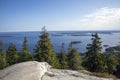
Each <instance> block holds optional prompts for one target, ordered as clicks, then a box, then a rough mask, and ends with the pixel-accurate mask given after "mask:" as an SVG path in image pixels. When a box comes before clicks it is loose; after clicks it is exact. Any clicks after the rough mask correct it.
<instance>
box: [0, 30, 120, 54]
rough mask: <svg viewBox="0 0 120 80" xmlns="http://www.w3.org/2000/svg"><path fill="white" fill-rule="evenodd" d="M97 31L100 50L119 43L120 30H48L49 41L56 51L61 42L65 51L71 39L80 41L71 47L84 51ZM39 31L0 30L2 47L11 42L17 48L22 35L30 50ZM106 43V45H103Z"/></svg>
mask: <svg viewBox="0 0 120 80" xmlns="http://www.w3.org/2000/svg"><path fill="white" fill-rule="evenodd" d="M96 32H97V33H98V35H99V37H100V38H101V41H102V51H103V52H104V51H105V49H106V48H107V47H113V46H116V45H119V44H120V31H49V36H50V40H51V43H52V45H53V47H54V50H55V52H56V53H59V52H60V51H61V44H62V43H64V44H65V45H64V47H65V51H67V50H68V46H69V43H70V42H71V41H81V43H78V44H73V45H72V47H73V48H76V49H78V51H79V52H81V53H84V52H86V46H87V44H89V43H91V34H92V33H96ZM39 35H40V32H38V31H36V32H0V41H2V42H3V43H4V45H3V49H4V50H6V49H7V48H8V46H9V45H10V44H11V43H13V44H15V45H16V47H17V50H18V51H20V49H21V48H22V44H23V40H24V37H25V36H26V37H27V40H28V45H29V49H30V52H31V53H33V51H34V50H33V49H34V48H35V45H36V44H37V41H38V40H39ZM105 45H108V46H105Z"/></svg>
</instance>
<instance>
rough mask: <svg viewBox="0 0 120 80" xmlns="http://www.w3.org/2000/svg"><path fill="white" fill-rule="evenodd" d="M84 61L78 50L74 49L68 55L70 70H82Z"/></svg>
mask: <svg viewBox="0 0 120 80" xmlns="http://www.w3.org/2000/svg"><path fill="white" fill-rule="evenodd" d="M81 63H82V60H81V57H80V55H79V53H78V51H77V50H76V49H72V50H71V51H70V53H69V55H68V64H69V68H70V69H73V70H79V69H82V66H81Z"/></svg>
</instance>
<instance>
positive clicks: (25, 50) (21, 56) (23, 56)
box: [19, 37, 33, 62]
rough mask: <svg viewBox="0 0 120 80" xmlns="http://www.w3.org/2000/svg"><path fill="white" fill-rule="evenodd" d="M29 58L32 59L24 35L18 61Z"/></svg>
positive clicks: (28, 59)
mask: <svg viewBox="0 0 120 80" xmlns="http://www.w3.org/2000/svg"><path fill="white" fill-rule="evenodd" d="M31 60H33V57H32V55H31V54H30V51H29V48H28V41H27V38H26V37H24V41H23V47H22V50H21V51H20V53H19V62H24V61H31Z"/></svg>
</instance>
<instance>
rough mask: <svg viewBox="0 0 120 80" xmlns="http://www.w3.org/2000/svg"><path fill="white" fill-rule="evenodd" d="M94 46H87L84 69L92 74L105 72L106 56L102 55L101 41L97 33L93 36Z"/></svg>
mask: <svg viewBox="0 0 120 80" xmlns="http://www.w3.org/2000/svg"><path fill="white" fill-rule="evenodd" d="M91 40H92V44H88V45H87V52H86V55H85V59H84V62H83V65H84V67H85V68H86V69H87V70H89V71H92V72H103V71H104V67H105V56H104V55H103V54H102V53H101V49H102V47H101V41H100V38H99V36H98V34H97V33H95V34H92V39H91Z"/></svg>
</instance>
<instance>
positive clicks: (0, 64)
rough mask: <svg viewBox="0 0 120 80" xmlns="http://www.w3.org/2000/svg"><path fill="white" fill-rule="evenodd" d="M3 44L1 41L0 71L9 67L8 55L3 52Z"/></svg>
mask: <svg viewBox="0 0 120 80" xmlns="http://www.w3.org/2000/svg"><path fill="white" fill-rule="evenodd" d="M2 45H3V42H2V41H0V69H3V68H5V67H6V66H7V62H6V54H5V53H4V52H3V50H2Z"/></svg>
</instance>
